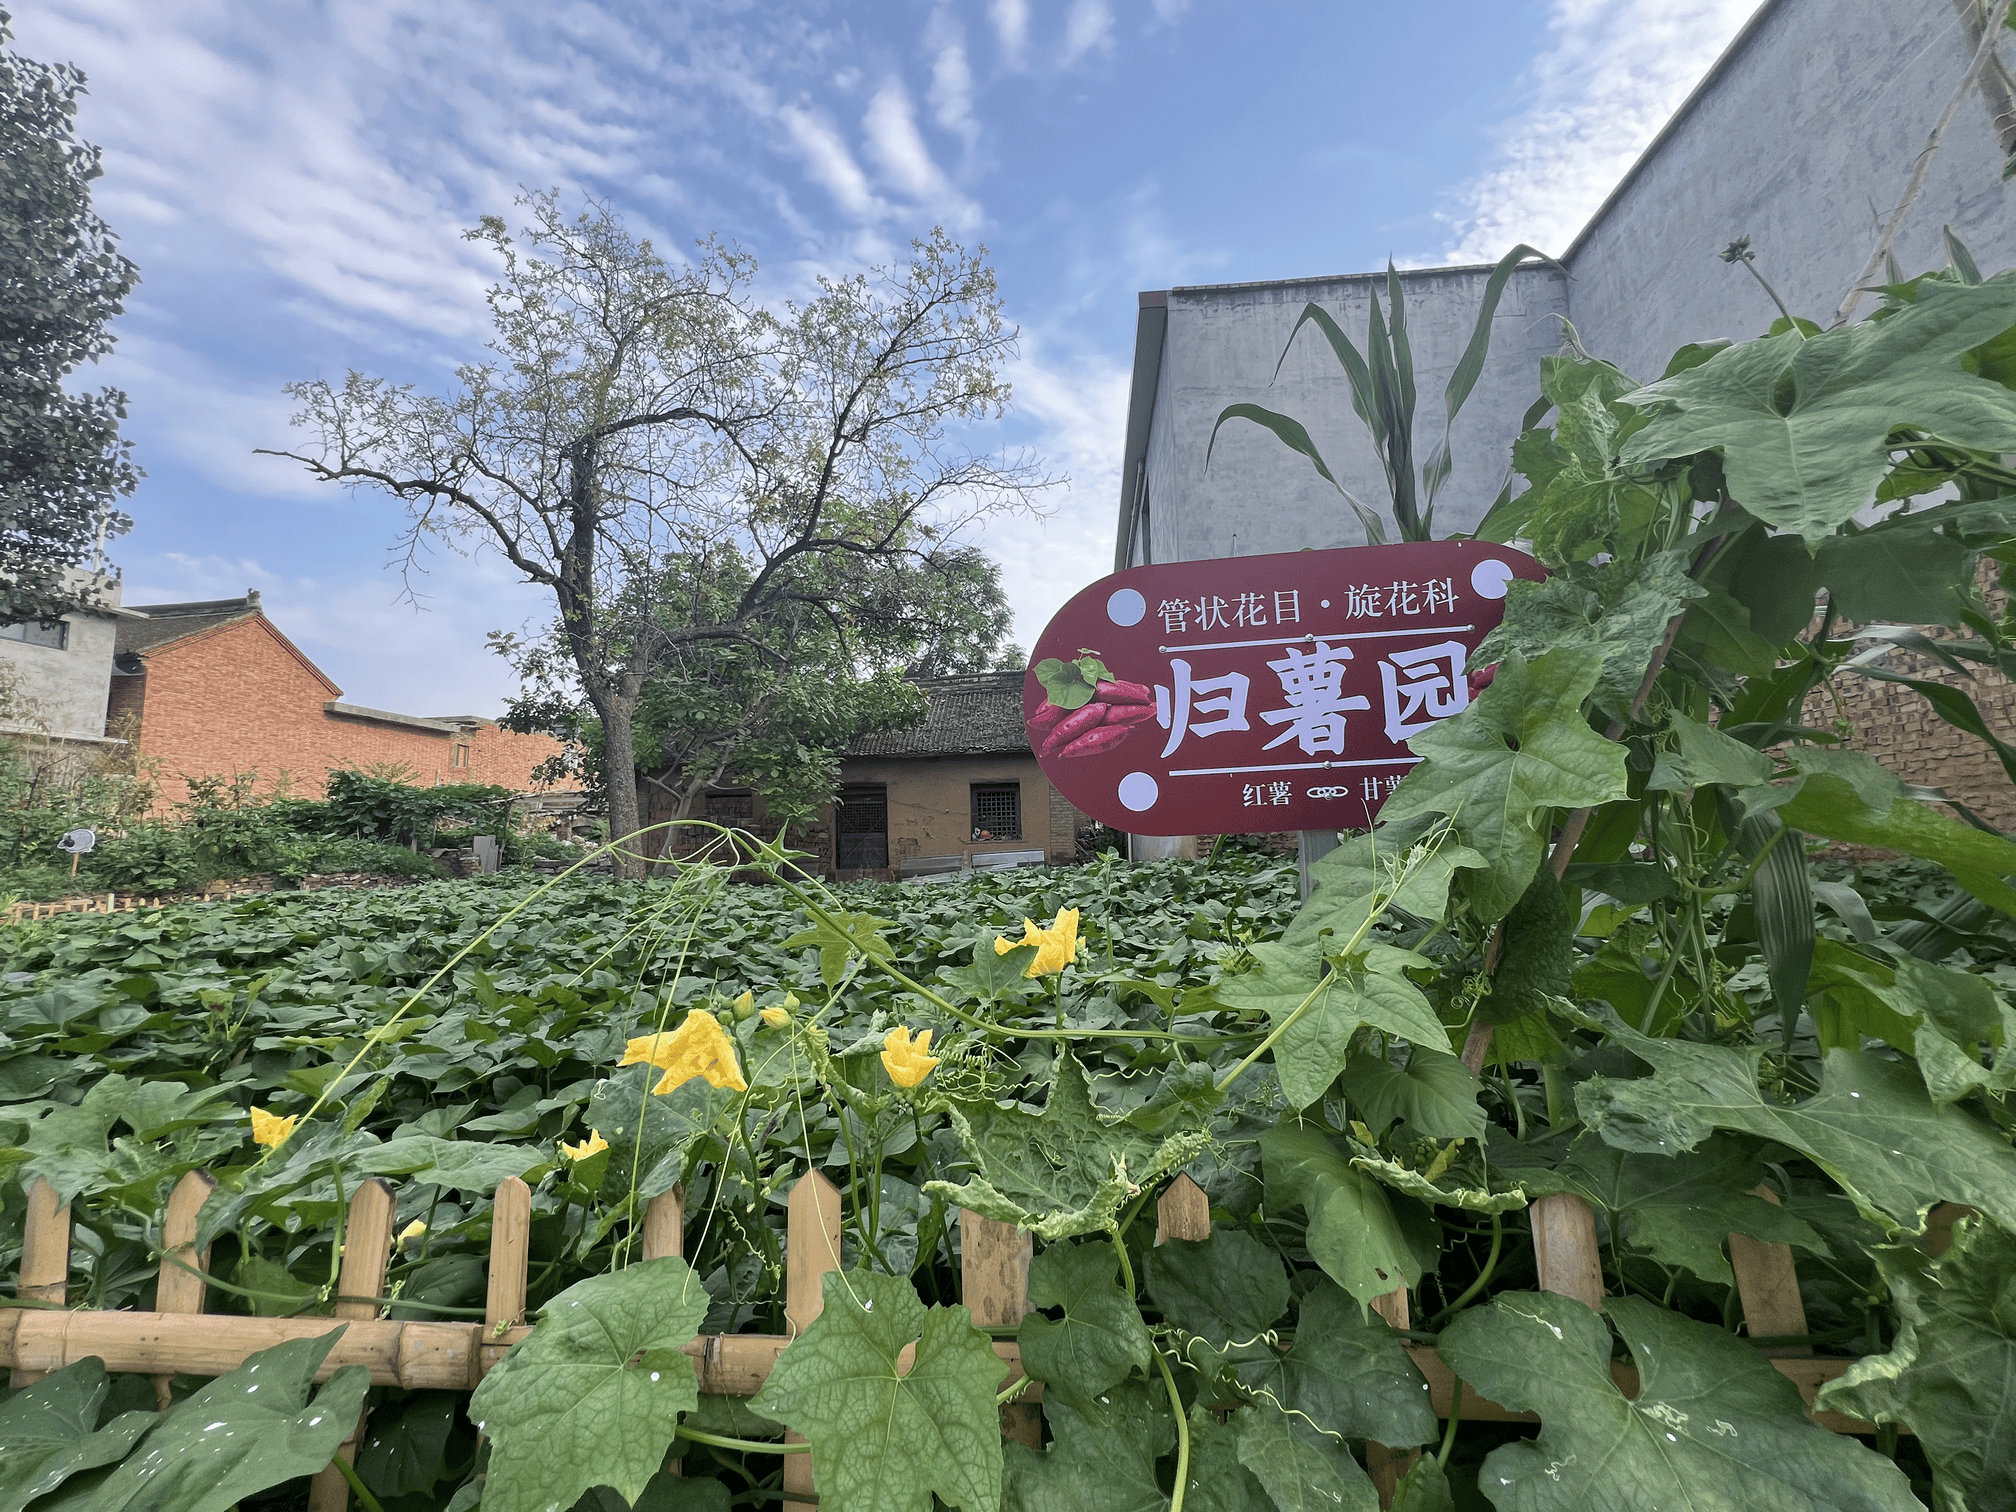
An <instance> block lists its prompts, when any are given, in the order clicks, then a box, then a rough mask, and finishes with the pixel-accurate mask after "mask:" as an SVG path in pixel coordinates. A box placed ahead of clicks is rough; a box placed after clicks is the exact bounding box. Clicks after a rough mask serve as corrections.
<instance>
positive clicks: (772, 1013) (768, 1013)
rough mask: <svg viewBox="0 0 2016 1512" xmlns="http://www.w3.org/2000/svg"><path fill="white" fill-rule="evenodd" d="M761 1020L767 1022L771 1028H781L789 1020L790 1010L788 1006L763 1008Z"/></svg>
mask: <svg viewBox="0 0 2016 1512" xmlns="http://www.w3.org/2000/svg"><path fill="white" fill-rule="evenodd" d="M763 1022H764V1023H766V1024H768V1025H769V1026H770V1027H771V1028H772V1029H782V1028H783V1027H784V1026H785V1025H786V1024H788V1023H790V1022H791V1010H790V1009H788V1008H765V1009H764V1010H763Z"/></svg>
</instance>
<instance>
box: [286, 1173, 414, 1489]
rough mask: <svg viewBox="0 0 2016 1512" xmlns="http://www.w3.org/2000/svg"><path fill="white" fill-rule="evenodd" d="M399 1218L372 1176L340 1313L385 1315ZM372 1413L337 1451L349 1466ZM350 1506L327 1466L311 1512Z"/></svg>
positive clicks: (354, 1217) (356, 1217)
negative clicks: (388, 1274)
mask: <svg viewBox="0 0 2016 1512" xmlns="http://www.w3.org/2000/svg"><path fill="white" fill-rule="evenodd" d="M398 1216H399V1199H398V1198H397V1197H395V1196H394V1195H393V1193H392V1188H391V1186H390V1185H389V1184H387V1183H386V1182H385V1181H384V1180H383V1179H382V1178H378V1177H374V1178H372V1179H371V1180H370V1181H367V1182H365V1183H364V1184H363V1185H362V1186H360V1187H358V1188H357V1190H356V1191H355V1192H353V1193H352V1194H351V1196H350V1221H349V1222H348V1223H347V1224H345V1225H344V1228H343V1260H342V1264H341V1265H340V1266H339V1267H338V1268H337V1271H336V1295H337V1296H338V1298H340V1299H344V1300H339V1301H338V1302H337V1303H336V1306H335V1308H334V1309H333V1311H334V1313H335V1316H336V1317H338V1318H342V1319H350V1320H353V1321H361V1320H364V1319H367V1318H368V1319H375V1318H377V1317H379V1316H380V1315H381V1314H382V1312H383V1308H381V1307H380V1306H379V1304H378V1300H377V1299H378V1298H379V1297H381V1296H383V1295H384V1292H385V1268H386V1266H387V1265H389V1264H390V1263H391V1260H392V1230H393V1225H394V1224H395V1223H396V1222H397V1221H398ZM370 1415H371V1414H370V1409H369V1408H366V1409H365V1411H364V1412H363V1413H362V1414H360V1415H359V1416H358V1419H357V1426H356V1428H355V1429H354V1430H352V1432H351V1434H350V1437H348V1438H347V1439H345V1440H344V1441H343V1444H342V1447H341V1448H339V1449H338V1450H337V1451H336V1453H337V1454H338V1455H339V1456H341V1458H342V1459H343V1461H344V1462H345V1463H346V1464H351V1465H354V1464H356V1463H357V1441H358V1440H359V1439H361V1438H362V1437H363V1436H364V1425H365V1423H366V1422H367V1421H368V1420H369V1418H370ZM349 1505H350V1482H349V1480H348V1479H347V1478H346V1477H345V1476H344V1474H343V1472H342V1471H341V1470H338V1469H337V1468H336V1467H335V1466H334V1465H333V1464H332V1465H328V1466H326V1467H324V1469H323V1470H322V1471H321V1472H320V1473H319V1474H318V1475H317V1476H316V1477H315V1481H314V1484H313V1485H312V1486H311V1487H310V1488H309V1492H308V1512H344V1509H345V1508H346V1507H348V1506H349Z"/></svg>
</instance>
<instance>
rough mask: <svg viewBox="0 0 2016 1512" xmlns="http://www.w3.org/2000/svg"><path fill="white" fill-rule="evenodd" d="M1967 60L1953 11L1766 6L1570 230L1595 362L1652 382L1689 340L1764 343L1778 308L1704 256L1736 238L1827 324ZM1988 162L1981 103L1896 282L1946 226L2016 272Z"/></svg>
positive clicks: (1935, 176) (1959, 118)
mask: <svg viewBox="0 0 2016 1512" xmlns="http://www.w3.org/2000/svg"><path fill="white" fill-rule="evenodd" d="M2012 50H2016V49H2012V48H2011V47H2010V46H2008V45H2007V44H2005V46H2004V53H2005V54H2007V53H2009V52H2010V51H2012ZM1972 52H1973V48H1972V45H1971V43H1970V40H1969V38H1968V35H1967V33H1966V29H1965V27H1964V26H1963V24H1962V22H1961V20H1960V17H1959V15H1958V13H1957V11H1956V8H1955V6H1954V4H1953V3H1952V0H1779V3H1778V4H1776V5H1773V6H1772V7H1770V8H1769V10H1768V11H1767V12H1766V13H1765V14H1764V15H1763V17H1762V18H1761V21H1760V22H1759V24H1758V25H1757V27H1756V30H1755V31H1754V32H1753V34H1752V35H1751V36H1750V38H1749V39H1748V42H1747V44H1746V45H1744V46H1743V47H1742V49H1741V50H1740V52H1738V53H1737V54H1736V55H1734V56H1733V57H1731V58H1730V59H1729V61H1728V64H1727V65H1726V66H1725V67H1724V68H1723V69H1721V70H1720V71H1719V72H1718V73H1717V74H1716V75H1715V76H1713V77H1712V78H1711V79H1710V80H1709V82H1708V84H1707V86H1706V87H1705V88H1704V89H1703V90H1702V91H1701V92H1700V94H1699V95H1698V97H1697V98H1696V99H1695V100H1694V102H1693V103H1692V104H1691V105H1690V106H1689V107H1688V108H1686V109H1685V110H1684V111H1683V112H1682V113H1681V115H1680V116H1679V117H1677V118H1676V120H1675V121H1674V122H1673V124H1672V125H1671V126H1669V127H1668V129H1667V133H1666V135H1665V137H1664V139H1663V140H1662V141H1661V142H1660V143H1659V144H1658V145H1657V147H1656V149H1655V150H1654V152H1653V153H1652V154H1651V155H1650V157H1649V159H1648V160H1647V161H1645V162H1643V163H1641V165H1640V167H1639V169H1638V171H1637V172H1636V173H1635V174H1634V175H1633V176H1632V177H1631V178H1629V179H1627V180H1626V182H1625V185H1624V187H1623V188H1622V190H1621V192H1620V193H1619V194H1617V195H1616V196H1615V197H1614V198H1613V201H1612V203H1611V204H1610V205H1609V206H1608V207H1607V208H1606V209H1605V210H1604V211H1603V212H1601V213H1600V214H1599V215H1598V216H1597V218H1596V220H1595V221H1594V223H1593V224H1592V225H1591V227H1590V228H1589V229H1588V230H1587V231H1585V232H1584V233H1583V236H1582V238H1581V241H1580V244H1579V246H1578V247H1577V248H1576V249H1575V251H1574V254H1573V256H1572V257H1571V259H1570V268H1571V270H1572V272H1573V274H1574V282H1573V284H1572V286H1571V287H1570V290H1569V305H1570V310H1571V313H1572V315H1573V318H1574V321H1575V325H1576V328H1577V329H1578V330H1579V331H1580V332H1581V334H1582V338H1583V341H1584V342H1585V343H1586V344H1587V345H1588V347H1589V349H1590V351H1592V352H1594V353H1596V354H1597V355H1598V356H1601V357H1606V358H1608V359H1609V360H1611V361H1612V362H1615V363H1616V364H1617V365H1618V366H1619V367H1621V368H1623V369H1624V370H1625V371H1626V372H1628V373H1632V374H1635V375H1637V376H1639V377H1642V378H1645V379H1646V380H1648V381H1649V380H1651V379H1653V378H1656V377H1657V376H1658V375H1659V372H1660V370H1661V369H1662V368H1663V367H1664V366H1665V363H1666V359H1667V358H1668V357H1669V356H1671V355H1672V353H1673V351H1674V349H1675V348H1677V347H1679V346H1681V345H1682V344H1684V343H1686V342H1689V341H1701V340H1705V339H1708V338H1711V337H1718V336H1719V337H1728V338H1730V339H1732V340H1746V339H1748V338H1750V337H1753V336H1757V335H1761V334H1762V333H1763V331H1764V330H1765V328H1766V327H1767V326H1769V324H1770V323H1771V321H1772V320H1774V319H1775V318H1776V317H1777V314H1778V312H1777V310H1776V308H1775V307H1774V306H1773V305H1772V304H1771V301H1770V299H1769V298H1768V297H1767V296H1766V295H1765V293H1764V291H1763V290H1762V289H1761V288H1759V287H1758V286H1757V283H1756V280H1754V279H1753V278H1751V276H1750V275H1749V274H1748V273H1746V272H1745V271H1744V270H1743V269H1742V268H1740V267H1734V266H1731V265H1729V264H1726V263H1724V262H1722V260H1721V259H1720V258H1719V257H1718V256H1717V255H1716V254H1717V253H1718V252H1719V251H1720V250H1721V249H1722V248H1723V247H1724V246H1726V245H1728V243H1730V242H1731V241H1734V240H1735V239H1736V238H1737V237H1739V236H1745V235H1747V236H1749V237H1750V238H1751V242H1752V246H1753V247H1754V248H1755V250H1756V253H1757V267H1758V269H1759V271H1761V272H1762V273H1763V274H1764V276H1765V277H1767V278H1769V279H1770V280H1771V283H1772V285H1773V286H1774V287H1775V288H1776V289H1777V290H1778V292H1779V294H1780V295H1781V296H1783V298H1784V300H1785V302H1786V303H1787V304H1788V305H1789V306H1790V307H1791V308H1792V311H1793V313H1795V314H1798V315H1803V316H1807V317H1809V318H1811V319H1813V320H1817V321H1818V322H1820V324H1822V325H1826V324H1828V323H1829V322H1830V321H1831V320H1832V319H1833V316H1834V311H1835V309H1836V308H1837V307H1838V306H1839V305H1840V303H1841V300H1842V298H1843V296H1844V295H1845V294H1846V293H1847V292H1848V290H1849V288H1850V287H1851V285H1852V284H1853V281H1854V279H1855V277H1856V275H1857V274H1858V273H1859V272H1860V271H1861V269H1862V267H1863V265H1864V263H1865V262H1866V261H1867V260H1868V257H1869V254H1870V252H1871V250H1872V249H1873V248H1874V247H1875V245H1876V237H1877V227H1876V224H1875V220H1874V213H1873V212H1872V207H1874V208H1875V211H1880V212H1881V213H1883V214H1886V215H1887V214H1888V213H1889V211H1890V210H1891V209H1892V207H1894V206H1895V205H1897V204H1898V203H1899V202H1900V201H1901V200H1902V198H1903V194H1904V189H1905V185H1906V182H1907V181H1908V179H1909V178H1910V175H1911V169H1912V164H1913V163H1914V161H1915V160H1916V159H1917V156H1918V154H1919V152H1920V151H1921V150H1922V149H1923V148H1924V146H1925V142H1926V138H1927V136H1928V135H1929V134H1930V132H1931V131H1932V129H1933V126H1934V125H1935V124H1936V123H1937V121H1938V118H1939V115H1940V112H1941V111H1942V110H1944V109H1945V107H1946V103H1947V101H1948V100H1949V99H1951V98H1952V95H1953V91H1954V89H1955V87H1956V86H1957V85H1958V84H1959V82H1960V79H1961V76H1962V75H1963V74H1964V73H1965V72H1966V69H1967V64H1968V61H1969V59H1970V57H1971V55H1972ZM2003 161H2004V154H2003V151H2002V147H2001V144H2000V143H1999V142H1998V140H1997V138H1996V132H1995V130H1994V127H1993V124H1992V122H1991V119H1990V109H1989V106H1988V105H1987V104H1986V103H1985V101H1984V100H1983V98H1982V96H1981V94H1980V92H1979V91H1976V92H1975V94H1974V95H1973V96H1972V97H1970V98H1969V99H1967V100H1964V101H1963V102H1962V103H1961V105H1960V109H1959V111H1958V112H1957V113H1956V114H1955V116H1954V118H1953V122H1952V124H1951V126H1950V127H1949V128H1948V129H1947V132H1946V135H1945V137H1944V139H1943V140H1942V142H1941V145H1940V147H1939V151H1938V154H1937V156H1935V157H1934V159H1933V160H1932V165H1931V168H1930V171H1929V172H1928V174H1927V176H1926V180H1925V185H1924V187H1923V189H1922V190H1921V191H1920V192H1919V195H1918V198H1917V200H1916V201H1915V202H1914V204H1913V206H1912V209H1911V212H1910V214H1909V216H1908V217H1907V218H1906V220H1905V222H1904V224H1903V228H1902V231H1901V233H1900V234H1899V236H1898V238H1897V240H1896V243H1895V248H1896V254H1897V260H1898V262H1899V264H1900V265H1901V266H1902V267H1903V269H1904V271H1905V272H1906V273H1907V274H1914V273H1921V272H1924V271H1926V270H1927V269H1930V268H1937V267H1944V266H1945V264H1946V252H1945V249H1944V246H1943V244H1942V242H1941V239H1940V227H1941V226H1942V225H1946V224H1950V225H1952V227H1953V228H1954V230H1955V232H1956V233H1957V234H1958V235H1959V237H1960V239H1961V240H1962V241H1963V242H1965V243H1966V245H1967V247H1968V249H1969V250H1970V251H1971V252H1972V253H1973V255H1974V259H1975V261H1976V262H1977V263H1978V264H1980V267H1981V270H1982V271H1983V272H1984V273H1993V272H1997V271H1999V270H2001V269H2003V268H2007V267H2010V266H2012V265H2016V214H2012V208H2016V200H2012V195H2016V186H2012V185H2006V184H2004V183H2003V181H2002V164H2003ZM1879 279H1880V275H1879ZM1872 306H1873V301H1872V300H1869V299H1865V300H1864V302H1863V304H1862V306H1861V309H1860V310H1859V311H1858V313H1859V314H1867V313H1868V311H1869V310H1870V309H1871V308H1872Z"/></svg>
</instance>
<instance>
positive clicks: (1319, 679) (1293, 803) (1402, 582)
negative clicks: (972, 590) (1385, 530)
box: [1022, 541, 1546, 835]
mask: <svg viewBox="0 0 2016 1512" xmlns="http://www.w3.org/2000/svg"><path fill="white" fill-rule="evenodd" d="M1545 576H1546V570H1545V569H1544V568H1543V567H1541V565H1540V564H1539V563H1538V562H1536V561H1534V560H1533V559H1532V558H1531V557H1529V556H1527V555H1526V554H1525V553H1524V552H1519V551H1513V550H1510V549H1509V548H1507V547H1504V546H1494V545H1492V544H1491V543H1489V542H1487V541H1420V542H1412V543H1408V544H1405V545H1399V546H1351V547H1345V548H1342V549H1340V550H1334V551H1296V552H1288V553H1284V554H1282V555H1279V556H1256V557H1228V558H1220V559H1217V560H1212V561H1203V562H1171V563H1168V564H1166V565H1163V566H1155V567H1133V568H1129V569H1128V570H1127V571H1125V572H1119V573H1115V574H1114V575H1113V576H1112V577H1109V578H1102V579H1101V580H1100V581H1099V582H1097V583H1094V584H1093V585H1092V586H1091V587H1090V588H1087V589H1086V590H1085V591H1084V592H1082V593H1080V594H1079V595H1078V596H1077V597H1076V598H1074V599H1072V600H1071V601H1070V602H1069V603H1067V604H1066V605H1065V606H1064V607H1063V608H1062V609H1060V610H1058V611H1057V616H1056V618H1054V619H1053V620H1051V621H1050V624H1049V626H1048V627H1047V628H1046V629H1045V630H1044V631H1043V634H1042V636H1041V637H1040V638H1039V639H1038V640H1037V642H1036V654H1035V658H1034V665H1032V666H1031V667H1030V669H1029V673H1028V676H1027V678H1026V680H1025V682H1024V685H1023V693H1022V712H1023V715H1024V717H1025V719H1026V720H1027V722H1028V726H1029V740H1030V744H1031V747H1032V748H1033V749H1034V750H1035V752H1036V755H1037V759H1038V760H1039V762H1040V763H1041V765H1042V767H1043V770H1044V772H1045V773H1046V774H1047V775H1048V776H1049V778H1050V780H1051V781H1052V782H1053V783H1055V784H1056V786H1057V788H1058V790H1059V791H1060V792H1062V793H1063V794H1064V796H1065V797H1067V798H1069V799H1070V800H1071V801H1072V802H1073V803H1074V804H1076V805H1077V806H1078V807H1079V808H1080V809H1083V810H1084V811H1085V812H1086V813H1088V814H1090V815H1091V816H1092V817H1093V818H1095V819H1097V820H1099V821H1100V822H1101V823H1103V824H1109V825H1111V826H1113V827H1114V828H1115V829H1120V830H1126V831H1128V832H1130V833H1133V834H1137V835H1199V834H1206V835H1208V834H1226V833H1237V832H1242V831H1264V830H1300V829H1362V828H1364V827H1365V826H1367V825H1369V824H1370V823H1371V821H1372V816H1373V815H1374V814H1375V813H1377V812H1378V810H1379V807H1380V805H1381V804H1382V803H1384V802H1385V801H1386V795H1387V794H1389V793H1391V792H1392V791H1393V789H1394V788H1395V787H1396V786H1397V785H1398V784H1399V781H1400V779H1401V778H1402V777H1403V776H1405V775H1406V773H1407V771H1408V769H1409V768H1410V767H1412V766H1413V765H1414V763H1415V761H1416V760H1418V759H1419V758H1417V757H1415V756H1414V755H1413V753H1412V752H1411V751H1410V750H1409V749H1408V745H1407V742H1408V741H1409V740H1411V739H1412V738H1413V737H1414V736H1416V735H1418V734H1420V733H1421V732H1422V731H1423V730H1426V729H1428V728H1430V727H1431V726H1432V725H1434V724H1435V723H1436V721H1438V720H1443V719H1447V718H1448V717H1449V716H1450V715H1452V714H1455V713H1457V712H1458V711H1459V710H1461V709H1464V708H1466V707H1468V705H1469V702H1470V689H1469V684H1468V681H1467V680H1466V678H1465V676H1464V670H1463V669H1464V663H1465V662H1466V661H1467V660H1468V659H1469V656H1470V653H1471V652H1472V651H1473V650H1475V649H1476V647H1477V645H1478V643H1479V642H1480V641H1482V640H1483V639H1484V636H1485V635H1486V634H1487V633H1488V632H1489V631H1490V630H1491V629H1492V627H1493V626H1495V625H1496V624H1497V623H1498V621H1499V619H1500V617H1501V616H1502V615H1503V613H1504V609H1505V602H1504V601H1505V591H1506V587H1507V585H1508V584H1509V583H1510V582H1511V581H1512V579H1514V578H1526V579H1528V580H1530V581H1535V582H1537V581H1539V580H1540V579H1541V578H1544V577H1545Z"/></svg>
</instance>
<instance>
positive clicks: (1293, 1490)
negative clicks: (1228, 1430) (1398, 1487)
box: [1238, 1404, 1379, 1512]
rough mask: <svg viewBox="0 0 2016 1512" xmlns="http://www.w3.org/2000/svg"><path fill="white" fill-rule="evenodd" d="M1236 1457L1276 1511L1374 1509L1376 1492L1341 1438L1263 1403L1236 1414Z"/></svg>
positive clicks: (1371, 1511) (1362, 1511)
mask: <svg viewBox="0 0 2016 1512" xmlns="http://www.w3.org/2000/svg"><path fill="white" fill-rule="evenodd" d="M1238 1433H1239V1463H1240V1464H1242V1465H1244V1466H1245V1467H1246V1468H1247V1469H1248V1470H1250V1471H1251V1472H1252V1473H1253V1477H1254V1479H1256V1480H1258V1481H1259V1482H1260V1484H1261V1486H1262V1487H1263V1488H1264V1489H1265V1490H1266V1492H1267V1495H1268V1496H1269V1497H1270V1498H1271V1499H1272V1500H1273V1503H1274V1505H1275V1507H1276V1508H1278V1509H1279V1512H1340V1509H1341V1512H1376V1509H1377V1508H1378V1506H1379V1493H1378V1491H1377V1490H1376V1489H1375V1488H1374V1487H1373V1485H1372V1481H1371V1478H1370V1477H1369V1476H1367V1475H1366V1474H1365V1472H1364V1470H1363V1469H1362V1468H1361V1467H1360V1466H1359V1464H1358V1461H1357V1460H1356V1459H1355V1458H1353V1457H1352V1454H1351V1451H1350V1449H1349V1448H1347V1447H1346V1446H1345V1444H1344V1441H1343V1440H1342V1439H1341V1438H1336V1439H1333V1438H1330V1437H1328V1436H1326V1435H1324V1434H1322V1433H1319V1432H1317V1431H1316V1430H1315V1429H1314V1428H1312V1427H1310V1426H1309V1424H1307V1423H1305V1422H1303V1421H1302V1420H1301V1419H1300V1418H1298V1417H1292V1416H1290V1415H1289V1414H1288V1413H1285V1412H1277V1411H1276V1410H1275V1409H1274V1408H1272V1407H1270V1406H1267V1405H1265V1404H1262V1405H1260V1406H1257V1407H1250V1408H1248V1409H1247V1410H1246V1411H1244V1412H1242V1413H1240V1414H1239V1419H1238Z"/></svg>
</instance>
